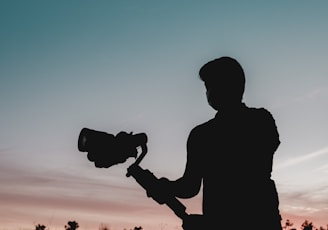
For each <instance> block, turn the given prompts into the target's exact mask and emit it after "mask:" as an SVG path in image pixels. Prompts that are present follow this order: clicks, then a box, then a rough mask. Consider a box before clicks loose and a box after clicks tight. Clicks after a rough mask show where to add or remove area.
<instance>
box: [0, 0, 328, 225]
mask: <svg viewBox="0 0 328 230" xmlns="http://www.w3.org/2000/svg"><path fill="white" fill-rule="evenodd" d="M327 10H328V2H327V1H320V0H318V1H302V0H298V1H296V0H290V1H231V0H229V1H214V0H213V1H209V0H206V1H203V0H202V1H186V0H181V1H149V0H141V1H126V0H122V1H99V0H97V1H84V0H80V1H77V0H71V1H66V0H56V1H41V0H40V1H35V0H30V1H23V0H21V1H17V0H2V1H1V2H0V28H1V36H0V39H1V42H0V66H1V68H0V77H1V84H0V105H1V110H0V130H1V131H0V186H1V187H0V230H13V229H15V230H17V229H26V230H27V229H29V230H30V229H34V228H35V225H36V224H44V225H46V226H48V227H49V228H51V229H64V225H65V224H67V222H68V221H70V220H75V221H77V222H78V223H79V224H80V228H79V229H81V230H89V229H98V227H99V225H100V224H101V223H103V224H107V225H108V226H109V227H110V228H111V230H123V229H124V228H126V229H133V228H134V227H135V226H142V227H143V228H144V230H156V229H158V230H180V229H181V227H180V226H181V220H180V219H179V218H178V217H176V216H175V215H174V213H173V212H172V211H171V210H170V209H169V208H168V207H167V206H160V205H158V204H157V203H156V202H155V201H153V200H152V199H149V198H148V197H147V196H146V193H145V191H144V190H143V189H142V188H141V187H140V186H139V185H138V184H137V183H136V181H135V180H134V179H133V178H132V177H131V178H130V177H129V178H128V177H126V176H125V173H126V169H127V168H128V166H129V165H130V164H132V163H133V162H134V159H133V158H130V159H129V160H128V161H127V162H125V163H123V164H120V165H116V166H113V167H111V168H109V169H98V168H95V167H94V165H93V164H92V163H91V162H89V161H88V160H87V158H86V154H85V153H81V152H79V151H78V149H77V139H78V135H79V132H80V130H81V129H82V128H83V127H88V128H92V129H96V130H102V131H105V132H108V133H113V134H116V133H118V132H119V131H126V132H134V133H139V132H145V133H147V135H148V150H149V152H148V154H147V155H146V157H145V159H144V160H143V161H142V162H141V166H142V167H143V168H145V169H149V170H150V171H152V172H153V173H154V174H155V175H156V176H157V177H162V176H166V177H168V178H170V179H176V178H178V177H179V176H181V175H182V173H183V170H184V165H185V161H186V149H185V146H186V140H187V137H188V134H189V131H190V130H191V129H192V128H193V127H194V126H195V125H197V124H199V123H202V122H204V121H207V120H208V119H211V118H212V117H213V116H214V114H215V111H214V110H213V109H211V108H210V107H209V106H208V105H207V102H206V97H205V89H204V86H203V84H202V82H201V81H200V80H199V79H198V70H199V68H200V67H201V66H202V65H203V64H204V63H206V62H207V61H209V60H211V59H214V58H217V57H220V56H231V57H234V58H236V59H237V60H238V61H239V62H240V63H241V65H242V66H243V68H244V70H245V73H246V90H245V96H244V102H245V103H246V104H247V105H249V106H252V107H265V108H267V109H268V110H269V111H270V112H271V113H272V114H273V116H274V118H275V120H276V123H277V126H278V131H279V133H280V138H281V145H280V147H279V148H278V150H277V152H276V155H275V158H274V165H273V174H272V177H273V179H274V180H275V181H276V184H277V188H278V192H279V197H280V210H281V213H282V217H283V223H284V222H285V221H286V220H287V219H290V220H291V221H292V222H294V227H296V228H298V229H299V227H300V224H301V223H302V222H303V221H304V220H305V219H307V220H309V221H312V222H313V223H314V225H315V226H317V227H319V226H324V227H326V224H328V180H327V175H328V142H327V140H328V139H327V137H328V134H327V130H328V120H327V117H328V106H327V105H328V104H327V98H328V68H327V67H328V44H327V41H328V27H327V22H328V14H327ZM214 157H215V156H213V160H214ZM215 159H216V157H215ZM217 161H218V162H217V163H218V167H220V166H221V165H224V162H220V161H219V160H217ZM225 167H226V166H225ZM231 167H233V165H232V166H231ZM182 202H183V203H184V204H185V205H186V206H187V211H188V213H200V211H201V194H199V195H198V196H196V197H195V198H193V199H191V200H182ZM222 221H224V220H222ZM236 222H238V217H237V216H236ZM251 222H252V223H254V224H255V223H256V216H254V220H251Z"/></svg>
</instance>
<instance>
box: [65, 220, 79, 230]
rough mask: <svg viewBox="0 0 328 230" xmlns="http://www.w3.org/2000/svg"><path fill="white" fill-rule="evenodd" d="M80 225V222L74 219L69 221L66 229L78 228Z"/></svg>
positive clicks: (73, 229)
mask: <svg viewBox="0 0 328 230" xmlns="http://www.w3.org/2000/svg"><path fill="white" fill-rule="evenodd" d="M78 227H80V226H79V224H78V223H77V222H76V221H75V220H74V221H68V223H67V225H65V229H66V230H76V229H77V228H78Z"/></svg>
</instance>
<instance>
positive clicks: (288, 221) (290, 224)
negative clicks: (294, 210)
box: [283, 219, 294, 230]
mask: <svg viewBox="0 0 328 230" xmlns="http://www.w3.org/2000/svg"><path fill="white" fill-rule="evenodd" d="M293 224H294V223H292V222H291V221H290V220H289V219H287V220H286V223H285V226H284V227H283V228H284V229H290V227H291V226H293ZM290 230H293V228H292V229H290Z"/></svg>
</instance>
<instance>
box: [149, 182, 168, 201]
mask: <svg viewBox="0 0 328 230" xmlns="http://www.w3.org/2000/svg"><path fill="white" fill-rule="evenodd" d="M147 196H148V197H151V198H153V199H154V200H155V201H156V202H157V203H159V204H164V203H166V202H167V201H168V199H169V198H170V197H172V196H173V194H172V191H171V188H170V181H169V180H168V179H167V178H165V177H162V178H160V179H158V180H157V181H156V182H155V183H154V184H153V186H152V187H151V188H148V189H147Z"/></svg>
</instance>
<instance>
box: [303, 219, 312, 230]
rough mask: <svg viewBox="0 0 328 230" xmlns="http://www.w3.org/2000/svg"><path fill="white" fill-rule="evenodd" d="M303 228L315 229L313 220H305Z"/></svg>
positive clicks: (307, 229)
mask: <svg viewBox="0 0 328 230" xmlns="http://www.w3.org/2000/svg"><path fill="white" fill-rule="evenodd" d="M301 229H302V230H312V229H313V224H312V222H309V221H308V220H305V221H304V222H303V224H302V225H301Z"/></svg>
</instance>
